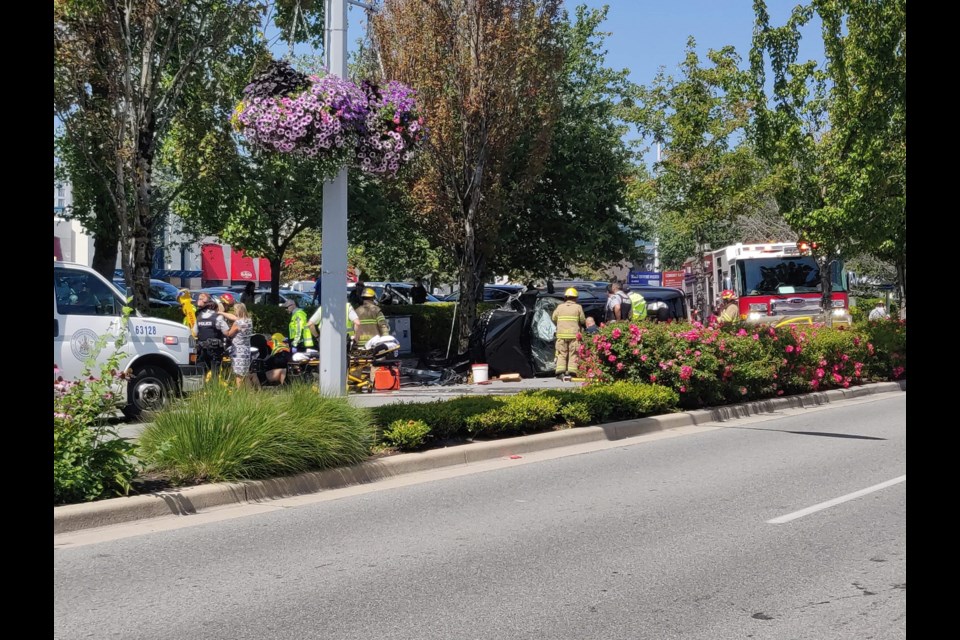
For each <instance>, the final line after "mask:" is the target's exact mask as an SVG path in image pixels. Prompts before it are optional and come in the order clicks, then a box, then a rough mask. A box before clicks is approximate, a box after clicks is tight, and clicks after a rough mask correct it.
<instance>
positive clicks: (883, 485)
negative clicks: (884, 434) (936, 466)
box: [767, 475, 907, 524]
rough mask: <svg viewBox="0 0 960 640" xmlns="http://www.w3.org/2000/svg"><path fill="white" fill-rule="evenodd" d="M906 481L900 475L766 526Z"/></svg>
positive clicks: (905, 477)
mask: <svg viewBox="0 0 960 640" xmlns="http://www.w3.org/2000/svg"><path fill="white" fill-rule="evenodd" d="M906 481H907V476H905V475H902V476H900V477H899V478H894V479H893V480H887V481H886V482H881V483H880V484H875V485H873V486H872V487H867V488H866V489H860V491H854V492H853V493H848V494H847V495H845V496H840V497H839V498H834V499H833V500H827V501H826V502H821V503H820V504H815V505H813V506H812V507H807V508H806V509H801V510H800V511H794V512H793V513H788V514H787V515H785V516H780V517H779V518H774V519H773V520H767V524H783V523H784V522H790V521H791V520H796V519H797V518H802V517H803V516H808V515H810V514H811V513H816V512H817V511H823V510H824V509H829V508H830V507H832V506H835V505H838V504H841V503H844V502H847V501H849V500H853V499H854V498H859V497H860V496H865V495H867V494H868V493H873V492H874V491H880V489H886V488H887V487H892V486H893V485H895V484H899V483H901V482H906Z"/></svg>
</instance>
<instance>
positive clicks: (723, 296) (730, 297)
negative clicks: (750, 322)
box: [717, 289, 740, 323]
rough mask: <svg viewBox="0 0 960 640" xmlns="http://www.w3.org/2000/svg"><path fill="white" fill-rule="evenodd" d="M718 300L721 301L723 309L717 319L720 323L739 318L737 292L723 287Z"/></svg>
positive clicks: (734, 320)
mask: <svg viewBox="0 0 960 640" xmlns="http://www.w3.org/2000/svg"><path fill="white" fill-rule="evenodd" d="M720 300H721V301H722V302H723V304H724V307H723V311H721V312H720V317H718V318H717V321H718V322H720V323H730V322H736V321H737V320H739V319H740V305H739V304H737V294H736V293H734V291H733V290H732V289H724V290H723V291H721V292H720Z"/></svg>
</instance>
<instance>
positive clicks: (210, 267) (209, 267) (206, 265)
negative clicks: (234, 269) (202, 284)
mask: <svg viewBox="0 0 960 640" xmlns="http://www.w3.org/2000/svg"><path fill="white" fill-rule="evenodd" d="M200 268H201V270H202V272H203V274H202V277H203V279H204V280H229V279H230V278H229V276H228V275H227V263H226V261H225V260H224V259H223V247H222V246H220V245H219V244H205V245H203V247H201V249H200Z"/></svg>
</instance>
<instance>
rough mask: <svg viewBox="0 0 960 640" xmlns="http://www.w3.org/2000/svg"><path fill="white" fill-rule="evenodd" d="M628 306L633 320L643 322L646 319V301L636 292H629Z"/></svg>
mask: <svg viewBox="0 0 960 640" xmlns="http://www.w3.org/2000/svg"><path fill="white" fill-rule="evenodd" d="M630 306H631V308H632V309H633V319H634V320H643V319H644V318H646V317H647V301H646V300H644V299H643V296H642V295H640V294H639V293H637V292H636V291H631V292H630Z"/></svg>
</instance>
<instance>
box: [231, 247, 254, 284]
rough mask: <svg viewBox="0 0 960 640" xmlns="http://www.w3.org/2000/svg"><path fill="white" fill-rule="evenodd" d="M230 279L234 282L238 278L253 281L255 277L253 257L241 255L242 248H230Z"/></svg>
mask: <svg viewBox="0 0 960 640" xmlns="http://www.w3.org/2000/svg"><path fill="white" fill-rule="evenodd" d="M230 279H231V280H233V281H234V282H236V281H238V280H241V281H243V280H246V281H248V282H253V281H254V280H256V279H257V274H256V271H255V267H254V264H253V258H251V257H249V256H245V255H243V249H231V252H230Z"/></svg>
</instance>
